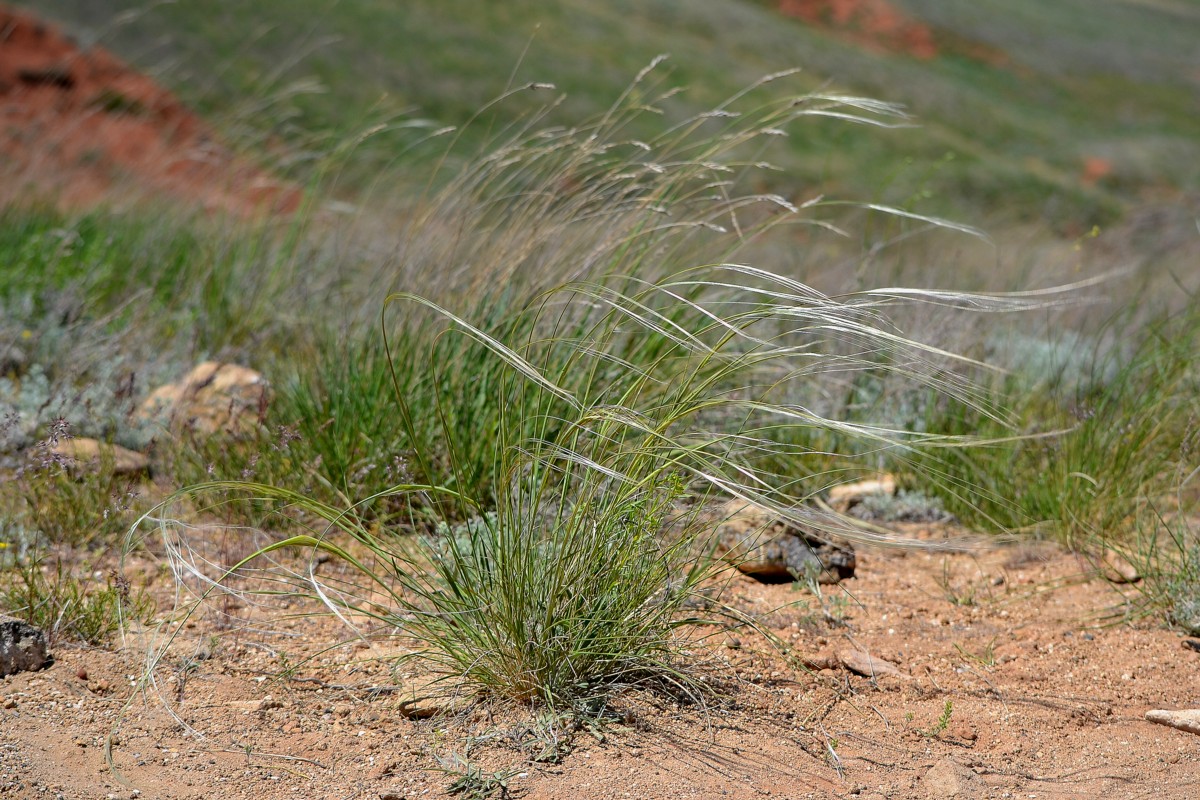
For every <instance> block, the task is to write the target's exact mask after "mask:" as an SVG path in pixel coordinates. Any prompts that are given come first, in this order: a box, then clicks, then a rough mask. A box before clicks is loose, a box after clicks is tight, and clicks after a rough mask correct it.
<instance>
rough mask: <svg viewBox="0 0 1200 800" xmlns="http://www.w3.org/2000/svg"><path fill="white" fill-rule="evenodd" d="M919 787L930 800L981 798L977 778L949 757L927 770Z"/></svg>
mask: <svg viewBox="0 0 1200 800" xmlns="http://www.w3.org/2000/svg"><path fill="white" fill-rule="evenodd" d="M921 786H922V787H923V788H924V789H925V792H926V794H928V795H929V797H930V800H943V798H961V800H970V798H975V797H982V796H983V793H982V792H981V791H980V786H979V777H978V776H977V775H976V774H975V773H974V772H972V771H971V770H970V769H969V768H967V767H965V766H963V765H962V764H959V763H958V762H957V761H955V760H954V759H953V758H950V757H949V756H947V757H946V758H943V759H942V760H941V761H939V762H937V763H936V764H934V765H933V766H932V767H930V768H929V771H928V772H926V773H925V775H924V776H923V777H922V778H921Z"/></svg>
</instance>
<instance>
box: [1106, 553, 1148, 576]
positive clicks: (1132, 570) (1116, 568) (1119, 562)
mask: <svg viewBox="0 0 1200 800" xmlns="http://www.w3.org/2000/svg"><path fill="white" fill-rule="evenodd" d="M1100 574H1101V575H1103V576H1104V579H1105V580H1106V581H1109V582H1110V583H1137V582H1138V581H1140V580H1141V579H1142V576H1141V573H1139V572H1138V569H1137V567H1135V566H1134V565H1133V564H1131V563H1129V560H1128V559H1127V558H1125V556H1123V555H1121V554H1120V553H1118V552H1117V551H1116V550H1105V551H1104V553H1103V554H1102V555H1101V556H1100Z"/></svg>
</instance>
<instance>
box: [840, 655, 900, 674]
mask: <svg viewBox="0 0 1200 800" xmlns="http://www.w3.org/2000/svg"><path fill="white" fill-rule="evenodd" d="M837 656H838V660H839V661H841V662H842V666H843V667H845V668H846V669H848V670H850V671H851V672H853V673H855V674H857V675H864V676H866V677H868V678H879V677H882V676H884V675H894V676H896V677H901V678H907V677H909V675H908V674H907V673H905V672H901V671H900V668H899V667H897V666H896V665H895V664H893V663H892V662H890V661H885V660H884V659H882V658H879V657H878V656H873V655H871V654H870V653H868V652H867V651H866V650H839V651H838V654H837Z"/></svg>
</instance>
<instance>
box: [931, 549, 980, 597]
mask: <svg viewBox="0 0 1200 800" xmlns="http://www.w3.org/2000/svg"><path fill="white" fill-rule="evenodd" d="M937 584H938V586H939V587H941V589H942V595H943V596H944V597H945V598H946V600H947V601H949V602H950V603H951V605H956V606H963V607H964V608H969V607H971V606H974V605H976V604H977V603H978V599H977V598H976V593H977V591H978V590H977V588H976V587H975V585H974V584H967V586H966V588H959V587H957V586H955V585H954V581H953V578H952V576H951V575H950V562H949V561H948V560H943V561H942V575H941V577H940V578H938V579H937Z"/></svg>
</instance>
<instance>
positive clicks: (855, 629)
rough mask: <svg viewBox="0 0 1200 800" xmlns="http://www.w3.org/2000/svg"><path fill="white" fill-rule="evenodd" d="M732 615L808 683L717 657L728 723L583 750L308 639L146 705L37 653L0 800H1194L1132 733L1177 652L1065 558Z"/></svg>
mask: <svg viewBox="0 0 1200 800" xmlns="http://www.w3.org/2000/svg"><path fill="white" fill-rule="evenodd" d="M730 597H731V599H732V600H733V602H734V603H735V604H736V605H738V606H739V607H740V608H742V609H743V610H746V611H748V612H750V613H754V614H757V615H759V616H760V619H761V621H762V622H763V623H764V624H765V625H766V626H767V627H769V628H770V629H771V630H772V631H774V632H775V633H776V634H777V635H778V636H779V637H781V638H782V639H783V640H785V641H787V642H789V643H790V644H791V645H792V646H793V647H794V651H795V653H796V654H797V655H799V656H801V657H802V658H804V660H806V661H807V662H808V664H809V666H810V667H811V669H804V668H796V667H795V666H794V665H789V664H788V663H787V661H786V659H784V658H783V657H781V656H780V655H779V654H778V653H777V652H776V651H774V650H772V649H771V648H769V647H768V646H766V644H765V642H764V641H763V640H762V639H761V638H760V637H758V636H756V635H753V634H750V633H747V632H745V631H738V632H734V633H732V634H722V635H721V637H720V639H718V640H710V643H709V644H707V645H705V646H704V647H702V648H700V652H699V653H698V657H701V658H706V659H708V660H709V661H711V662H713V667H712V670H713V672H712V675H713V678H714V680H718V681H721V682H722V685H723V691H724V692H725V694H726V700H724V701H723V702H720V703H713V704H710V705H709V706H708V707H706V708H698V707H694V706H691V707H689V706H683V707H680V706H679V705H678V704H675V703H673V702H671V701H669V700H666V699H663V698H661V697H655V696H652V695H648V694H647V695H644V696H643V695H634V696H625V697H621V698H618V699H617V700H616V702H615V703H614V705H613V708H612V709H611V711H612V714H611V720H610V722H608V723H606V724H605V725H603V726H602V727H601V729H600V730H598V731H589V730H586V729H585V730H582V731H577V732H574V733H570V732H568V731H564V730H561V726H559V727H556V726H555V725H552V724H547V723H546V721H545V720H544V719H543V720H542V721H541V722H540V723H539V721H538V719H537V715H536V714H534V713H532V712H530V711H528V710H527V709H526V710H523V709H512V708H506V707H505V706H502V705H496V704H495V703H492V704H487V703H483V702H480V701H477V700H474V699H472V698H470V697H467V696H459V697H453V698H450V699H446V698H444V697H443V698H441V699H438V700H433V701H428V700H420V699H416V698H414V696H413V694H412V692H414V691H417V690H414V689H406V690H404V691H396V687H395V686H394V684H393V681H392V679H391V675H390V658H389V657H390V656H392V655H394V654H395V653H397V652H399V648H398V647H397V646H396V645H395V644H391V643H389V642H387V641H382V642H378V643H373V644H371V645H367V644H366V643H365V642H357V643H350V644H345V645H342V646H339V647H336V648H334V649H325V650H324V652H319V651H321V650H322V649H323V648H328V646H329V645H330V644H331V643H333V642H336V641H338V640H339V637H343V636H344V635H345V634H344V629H340V628H339V627H338V626H337V625H336V624H334V623H333V622H331V621H328V620H325V621H320V620H305V621H291V622H290V623H285V624H284V627H283V628H281V629H280V630H279V631H278V632H277V633H275V634H272V635H268V634H265V633H263V634H253V633H244V634H242V635H240V636H238V637H232V638H231V637H229V636H225V637H224V638H223V639H222V640H221V641H220V642H219V643H217V642H215V641H214V640H213V639H212V638H211V635H212V634H214V633H220V631H218V630H217V628H216V626H215V623H214V622H213V621H212V620H205V619H201V620H200V621H198V622H197V623H196V625H195V627H193V628H191V629H189V630H187V631H186V634H187V636H186V638H185V640H184V641H180V642H177V643H176V644H175V645H174V648H173V649H172V651H171V653H169V654H168V656H167V658H166V659H164V661H163V662H162V663H163V665H164V668H163V669H160V670H159V672H158V675H159V678H160V682H159V684H158V686H157V687H154V688H152V689H150V690H146V691H142V690H139V689H137V688H135V687H137V685H138V680H139V678H140V676H141V675H142V674H143V671H144V666H145V664H144V653H143V650H142V648H141V646H140V645H139V643H138V642H137V641H136V640H130V641H129V642H127V646H126V647H125V649H123V650H120V651H117V652H111V651H104V650H96V649H80V648H71V647H62V648H58V650H57V652H56V654H55V655H56V656H57V661H56V662H55V664H54V665H53V666H52V667H50V668H49V669H47V670H44V671H41V672H38V673H25V674H20V675H15V676H10V677H8V678H7V679H4V680H3V682H2V683H0V706H3V708H2V709H0V797H4V798H8V797H14V798H16V797H19V798H109V797H119V798H132V797H142V798H163V799H164V800H166V799H167V798H201V797H205V798H207V797H224V798H263V799H264V800H268V799H274V798H297V797H300V798H329V799H330V800H333V798H340V799H344V800H349V799H350V798H372V799H374V798H381V799H382V800H388V798H415V797H422V796H443V795H445V794H446V793H447V791H448V788H449V787H450V785H451V783H452V782H453V780H454V779H455V776H454V775H452V774H450V773H448V772H447V771H445V770H447V769H454V768H458V769H459V770H461V769H462V766H463V763H464V762H463V761H461V760H458V761H456V758H457V759H462V758H466V759H468V760H469V762H470V764H471V765H472V766H473V768H475V769H477V770H479V771H480V773H479V774H481V775H483V776H485V777H486V776H491V775H494V774H496V773H503V772H505V771H509V772H512V775H511V777H509V778H508V779H507V781H506V783H507V786H506V787H500V786H498V785H492V786H491V788H493V789H495V793H494V794H493V795H491V796H494V797H502V796H506V794H507V796H513V797H527V798H561V797H567V796H570V797H573V798H576V800H591V799H592V798H597V799H599V798H626V797H630V798H668V797H670V798H675V797H705V798H707V797H730V798H751V797H766V796H782V797H789V798H862V799H863V800H865V799H866V798H883V797H886V798H923V797H935V798H937V797H963V798H973V797H977V798H1077V797H1096V798H1132V797H1165V798H1194V797H1196V796H1198V795H1197V787H1200V738H1197V737H1196V736H1193V735H1189V734H1187V733H1182V732H1179V731H1176V730H1174V729H1171V728H1166V727H1162V726H1158V725H1154V724H1151V723H1149V722H1146V721H1145V720H1144V718H1143V717H1144V714H1145V712H1146V711H1147V710H1149V709H1152V708H1186V707H1197V706H1200V681H1198V680H1197V677H1196V675H1197V667H1200V652H1196V651H1194V650H1192V649H1190V648H1188V647H1186V646H1183V645H1184V644H1185V640H1184V639H1183V638H1182V637H1181V636H1180V635H1178V634H1176V633H1172V632H1170V631H1167V630H1163V629H1161V628H1158V627H1156V626H1154V625H1152V624H1150V623H1149V622H1147V623H1146V624H1145V625H1144V626H1137V625H1132V626H1131V625H1129V624H1120V625H1111V624H1106V615H1105V612H1106V611H1109V610H1112V609H1114V608H1116V607H1117V606H1118V604H1119V603H1120V602H1121V596H1120V595H1119V594H1118V593H1117V592H1116V591H1115V590H1114V588H1113V586H1112V585H1110V584H1108V583H1107V582H1105V581H1104V580H1102V579H1099V578H1096V577H1095V576H1094V575H1089V574H1088V566H1087V565H1086V564H1083V563H1081V562H1080V560H1079V559H1078V558H1077V557H1076V556H1073V555H1070V554H1066V553H1062V552H1058V551H1056V550H1053V549H1040V550H1039V549H1033V548H1031V547H1030V546H1024V547H1021V548H1016V549H1014V548H1007V549H997V550H994V551H990V552H987V553H983V554H978V553H976V554H961V553H960V554H951V555H944V554H933V553H908V554H906V553H903V552H879V553H875V552H869V553H865V554H862V557H861V559H860V562H859V570H858V576H857V577H856V578H855V579H853V580H851V581H848V582H847V583H846V585H845V586H844V588H843V589H840V590H839V589H830V590H829V591H827V592H826V595H825V599H824V603H823V609H822V608H821V606H822V604H820V603H817V602H816V601H815V599H814V598H813V597H812V595H810V594H808V593H807V592H804V591H797V590H795V589H793V587H791V586H789V585H775V586H767V585H761V584H757V583H755V582H754V581H752V580H751V579H749V578H744V577H740V576H739V577H738V578H736V580H735V583H734V584H733V586H732V592H731V595H730ZM825 612H828V614H826V613H825ZM288 626H290V627H288ZM855 649H858V650H862V651H866V652H868V653H870V654H871V655H872V656H874V657H876V658H881V659H886V660H887V661H888V662H890V663H892V664H894V665H896V667H897V668H898V671H899V674H897V675H890V674H888V675H884V674H880V675H877V677H875V678H871V677H864V676H862V675H858V674H855V673H854V672H851V671H849V670H847V669H845V668H844V666H843V664H842V660H841V659H839V658H838V657H837V655H836V654H837V653H838V652H839V651H846V650H855ZM281 653H287V654H288V656H287V657H288V658H290V659H291V661H290V663H291V664H292V665H294V666H295V667H296V668H295V671H294V672H293V673H292V674H291V676H290V677H289V678H287V679H280V678H279V673H280V670H281V668H282V667H283V666H285V664H284V662H283V660H282V659H281V656H280V654H281ZM172 654H174V655H172ZM306 654H309V655H312V654H315V655H313V659H312V660H311V661H309V662H305V663H301V658H302V657H303V656H305V655H306ZM188 665H190V666H188ZM184 667H187V668H186V669H184ZM884 669H885V666H884V665H880V666H878V667H877V669H876V671H877V672H882V671H883V670H884ZM373 689H374V691H373ZM414 699H415V700H416V701H415V702H414ZM947 712H949V713H948V717H947ZM430 715H432V716H430ZM110 734H113V738H112V740H111V741H112V744H111V759H112V766H111V767H110V766H109V765H108V764H106V758H105V742H106V738H107V737H108V736H109V735H110ZM456 754H457V755H456ZM539 756H540V757H541V760H540V761H537V760H535V759H536V757H539ZM485 785H486V782H483V781H477V783H476V788H481V787H483V786H485ZM462 796H471V795H470V794H469V793H466V792H464V793H463V795H462ZM477 796H482V795H477Z"/></svg>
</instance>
